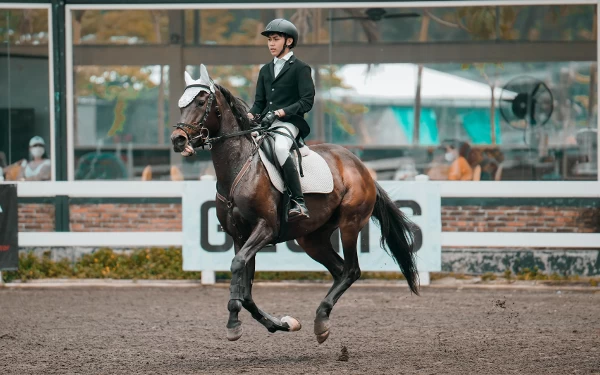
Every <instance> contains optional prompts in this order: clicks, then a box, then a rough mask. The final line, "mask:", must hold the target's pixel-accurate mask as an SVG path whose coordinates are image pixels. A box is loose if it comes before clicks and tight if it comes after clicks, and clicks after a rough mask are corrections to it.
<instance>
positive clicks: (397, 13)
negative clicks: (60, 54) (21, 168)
mask: <svg viewBox="0 0 600 375" xmlns="http://www.w3.org/2000/svg"><path fill="white" fill-rule="evenodd" d="M72 16H73V17H74V19H75V20H74V23H73V24H74V30H73V33H74V38H73V40H74V43H75V44H76V46H75V51H74V56H75V62H74V63H75V66H74V75H75V79H74V84H75V93H76V95H75V97H76V100H77V105H76V106H75V107H76V109H75V110H76V114H75V116H74V119H75V127H74V130H75V150H74V153H75V159H76V166H75V169H76V170H75V176H76V178H78V179H79V178H110V179H140V178H142V179H144V178H147V177H148V173H146V172H148V171H152V179H181V178H183V179H197V178H200V176H203V175H204V174H211V173H212V172H211V168H212V165H211V161H210V154H209V152H208V151H204V152H202V151H201V152H198V153H197V154H196V155H195V156H193V157H188V158H183V157H182V156H181V155H179V154H176V153H174V152H173V151H172V147H171V144H170V141H169V139H168V138H169V135H170V134H171V130H172V128H171V127H170V126H168V124H171V123H174V122H175V121H176V120H177V116H178V115H179V108H177V105H176V102H177V100H178V98H179V97H180V95H181V94H182V92H183V90H184V88H185V86H184V83H183V72H184V71H188V72H189V73H190V74H192V76H194V77H197V76H198V74H199V65H200V64H201V63H203V64H205V65H206V66H207V68H208V71H209V74H210V75H211V77H212V78H213V79H214V80H215V81H217V82H218V83H221V84H223V85H225V86H226V87H227V88H228V89H230V90H231V91H232V92H233V93H234V94H235V95H237V96H239V97H241V98H242V99H243V100H244V101H246V102H247V103H248V104H249V105H252V104H253V101H254V94H255V86H256V80H257V77H258V72H259V69H260V68H261V66H262V65H263V64H266V63H269V62H270V61H271V59H272V56H271V55H270V54H269V52H268V50H267V48H266V41H265V38H264V37H263V36H262V35H261V34H260V33H261V31H262V30H264V28H265V26H266V24H267V23H268V22H269V21H271V20H272V19H274V18H279V17H285V18H287V19H289V20H291V21H292V22H294V24H295V25H296V26H297V28H298V31H299V35H300V38H299V39H300V40H299V43H298V48H297V49H296V50H294V51H295V54H296V56H297V57H298V58H300V59H302V60H304V61H305V62H307V63H309V64H310V65H311V67H312V68H313V80H314V82H315V86H316V97H315V102H314V105H313V108H312V110H311V111H310V112H309V113H308V114H307V116H306V119H307V121H308V122H309V124H310V125H311V134H310V135H309V136H308V138H307V139H306V141H307V143H308V144H309V145H310V144H314V143H319V142H330V143H337V144H341V145H344V146H346V147H348V148H349V149H351V150H352V151H353V152H355V153H356V154H357V155H358V156H359V157H360V158H361V159H362V160H364V161H365V162H367V163H368V164H369V166H370V167H371V168H373V170H374V171H376V173H377V176H378V178H379V179H413V178H414V177H415V176H416V175H417V174H428V175H429V176H430V178H431V179H435V180H452V179H460V180H475V181H477V180H595V179H597V178H598V166H597V156H596V155H597V152H598V151H597V147H598V146H597V130H598V126H597V103H598V99H597V95H596V92H597V61H596V60H595V59H596V56H595V55H596V53H595V52H593V51H595V50H596V44H597V41H596V39H597V38H596V26H595V25H596V22H597V20H596V11H595V7H594V6H593V5H544V6H485V7H453V8H437V7H436V8H393V7H388V8H353V9H345V8H339V9H338V8H335V9H333V8H331V9H329V8H326V9H319V8H301V9H285V10H269V9H234V10H231V9H196V10H193V9H185V10H184V9H181V10H169V11H153V10H140V11H121V10H120V11H102V10H94V11H85V12H84V11H74V12H73V13H72ZM121 16H122V17H125V18H119V17H121ZM123 20H126V21H127V22H125V21H123ZM180 37H181V38H180ZM128 38H134V39H131V40H129V39H128ZM117 43H129V44H130V45H129V46H127V47H126V48H123V47H120V46H107V45H106V44H117ZM83 44H89V45H86V46H84V45H83ZM142 44H144V45H142ZM573 46H575V47H576V49H574V47H573ZM374 47H375V48H374ZM563 48H564V51H563V52H561V51H562V49H563ZM441 50H443V51H446V52H444V53H440V51H441ZM498 51H506V53H504V52H503V53H502V54H499V52H498ZM581 51H584V53H580V52H581ZM590 51H591V52H590ZM592 52H593V53H592ZM487 55H490V56H492V55H493V56H499V58H497V59H496V58H495V57H494V58H493V59H492V58H489V59H488V58H487ZM90 56H93V58H92V57H90ZM480 58H481V59H480ZM484 58H485V59H486V60H497V61H493V62H482V60H484ZM100 60H101V61H102V62H98V61H100ZM143 64H145V65H143ZM161 70H162V73H161V72H160V71H161ZM169 72H171V73H172V74H171V73H169ZM94 155H96V156H94ZM97 155H106V158H109V159H111V158H112V159H111V160H112V161H111V162H110V163H113V164H114V168H115V171H116V172H115V171H111V172H110V173H109V172H98V169H95V168H96V167H97V166H98V165H99V164H98V163H97V161H98V160H97ZM111 165H112V164H111ZM89 170H93V171H94V173H92V172H89ZM174 170H175V173H174V172H173V171H174ZM86 171H88V172H86Z"/></svg>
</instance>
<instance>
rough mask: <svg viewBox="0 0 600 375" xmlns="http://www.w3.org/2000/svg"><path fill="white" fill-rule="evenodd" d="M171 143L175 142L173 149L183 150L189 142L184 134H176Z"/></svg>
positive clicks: (176, 150)
mask: <svg viewBox="0 0 600 375" xmlns="http://www.w3.org/2000/svg"><path fill="white" fill-rule="evenodd" d="M171 143H173V151H175V152H182V151H183V150H184V149H185V146H186V145H187V143H188V140H187V137H186V136H185V135H182V134H174V135H173V136H172V137H171Z"/></svg>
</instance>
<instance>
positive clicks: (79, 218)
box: [19, 203, 600, 233]
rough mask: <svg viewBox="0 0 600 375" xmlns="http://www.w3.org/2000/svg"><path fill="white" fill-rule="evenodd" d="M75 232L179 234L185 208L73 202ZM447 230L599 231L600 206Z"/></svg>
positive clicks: (32, 214)
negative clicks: (157, 232)
mask: <svg viewBox="0 0 600 375" xmlns="http://www.w3.org/2000/svg"><path fill="white" fill-rule="evenodd" d="M54 219H55V215H54V205H53V204H38V203H26V204H19V231H21V232H45V231H54V226H55V225H54ZM70 224H71V225H70V229H71V231H74V232H86V231H90V232H104V231H106V232H110V231H118V232H128V231H141V232H143V231H148V232H149V231H181V230H182V227H181V204H178V203H110V204H104V203H102V204H71V206H70ZM442 230H443V231H445V232H568V233H600V208H590V207H569V206H557V207H542V206H466V205H465V206H455V205H452V206H449V205H445V206H443V207H442Z"/></svg>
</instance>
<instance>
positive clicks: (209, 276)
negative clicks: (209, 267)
mask: <svg viewBox="0 0 600 375" xmlns="http://www.w3.org/2000/svg"><path fill="white" fill-rule="evenodd" d="M216 280H217V277H216V274H215V271H202V276H201V278H200V281H201V283H202V285H212V284H214V283H216Z"/></svg>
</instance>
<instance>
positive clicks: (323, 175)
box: [258, 145, 333, 194]
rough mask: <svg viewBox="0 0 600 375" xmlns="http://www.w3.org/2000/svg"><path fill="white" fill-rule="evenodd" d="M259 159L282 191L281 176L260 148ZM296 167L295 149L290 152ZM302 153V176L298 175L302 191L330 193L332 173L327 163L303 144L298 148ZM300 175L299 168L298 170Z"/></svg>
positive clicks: (272, 181) (273, 182) (281, 191)
mask: <svg viewBox="0 0 600 375" xmlns="http://www.w3.org/2000/svg"><path fill="white" fill-rule="evenodd" d="M258 153H259V155H260V160H261V161H262V163H263V165H264V166H265V168H266V169H267V173H268V174H269V178H270V179H271V183H272V184H273V186H275V188H276V189H277V190H279V192H280V193H283V189H284V183H283V178H282V176H281V174H280V173H279V171H278V170H277V168H276V167H275V166H274V165H273V164H272V163H271V162H270V161H269V159H267V156H266V155H265V153H264V152H263V151H262V150H258ZM292 155H293V156H294V157H293V160H294V163H296V168H297V167H298V156H297V155H296V151H294V152H292ZM300 155H302V171H303V172H304V177H300V185H301V186H302V192H303V193H323V194H327V193H331V192H332V191H333V175H332V174H331V170H330V169H329V165H327V162H326V161H325V159H323V157H322V156H321V155H319V154H317V153H316V152H314V151H312V150H311V149H309V148H308V146H306V145H305V146H304V147H302V148H301V149H300ZM298 176H300V170H298Z"/></svg>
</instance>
